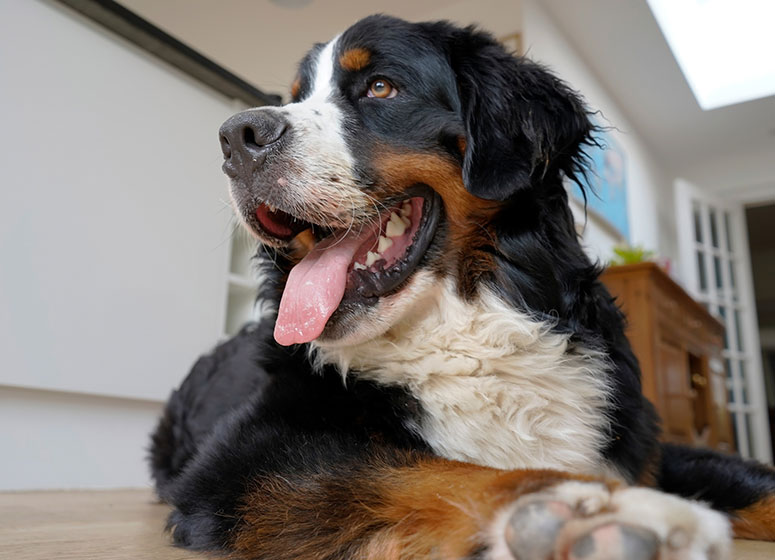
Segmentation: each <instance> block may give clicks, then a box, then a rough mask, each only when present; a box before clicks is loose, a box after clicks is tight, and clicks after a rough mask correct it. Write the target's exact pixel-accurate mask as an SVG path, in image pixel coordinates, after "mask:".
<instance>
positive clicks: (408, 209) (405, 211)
mask: <svg viewBox="0 0 775 560" xmlns="http://www.w3.org/2000/svg"><path fill="white" fill-rule="evenodd" d="M411 215H412V205H411V203H410V202H409V201H408V200H407V201H404V203H403V204H402V205H401V217H402V218H408V217H409V216H411Z"/></svg>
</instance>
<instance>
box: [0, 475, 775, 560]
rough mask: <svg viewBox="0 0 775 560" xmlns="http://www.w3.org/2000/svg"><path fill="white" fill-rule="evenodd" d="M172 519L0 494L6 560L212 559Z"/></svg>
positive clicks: (75, 496) (761, 547)
mask: <svg viewBox="0 0 775 560" xmlns="http://www.w3.org/2000/svg"><path fill="white" fill-rule="evenodd" d="M168 513H169V508H168V507H167V506H165V505H163V504H159V503H157V502H156V501H155V499H154V497H153V493H152V492H151V491H150V490H111V491H99V492H98V491H93V492H92V491H80V492H12V493H0V558H3V559H6V558H8V559H13V560H53V559H57V560H60V559H61V560H97V559H99V560H142V559H151V560H197V559H199V560H201V559H202V558H206V556H202V555H198V554H193V553H190V552H187V551H185V550H180V549H177V548H174V547H172V546H170V544H169V537H168V535H166V534H165V533H164V530H163V528H164V522H165V519H166V517H167V514H168ZM734 559H735V560H765V559H766V560H773V559H775V543H764V542H753V541H737V542H735V554H734Z"/></svg>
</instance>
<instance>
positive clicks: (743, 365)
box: [739, 360, 750, 404]
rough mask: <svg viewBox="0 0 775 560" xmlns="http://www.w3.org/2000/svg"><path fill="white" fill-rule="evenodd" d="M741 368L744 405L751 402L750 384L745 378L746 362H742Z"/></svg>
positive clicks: (740, 363)
mask: <svg viewBox="0 0 775 560" xmlns="http://www.w3.org/2000/svg"><path fill="white" fill-rule="evenodd" d="M739 366H740V383H741V385H742V388H743V404H750V401H749V400H748V383H747V382H746V377H745V360H740V362H739Z"/></svg>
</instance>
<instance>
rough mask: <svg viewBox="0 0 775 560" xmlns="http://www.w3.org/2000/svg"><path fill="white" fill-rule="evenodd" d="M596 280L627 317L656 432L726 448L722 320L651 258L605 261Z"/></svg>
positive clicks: (668, 437)
mask: <svg viewBox="0 0 775 560" xmlns="http://www.w3.org/2000/svg"><path fill="white" fill-rule="evenodd" d="M601 279H602V281H603V283H604V284H605V285H606V287H607V288H608V290H609V291H610V292H611V294H612V295H613V296H614V297H616V301H617V303H618V304H619V306H620V307H621V308H622V311H624V313H625V315H626V316H627V320H628V327H627V337H628V338H629V340H630V343H631V344H632V348H633V350H634V351H635V355H636V356H637V357H638V360H639V361H640V365H641V371H642V379H643V393H644V395H646V397H647V398H648V399H649V400H650V401H651V402H652V403H654V405H655V406H656V407H657V410H658V411H659V414H660V416H661V417H662V429H663V439H664V440H665V441H670V442H674V443H683V444H689V445H695V446H705V447H712V448H715V449H719V450H721V451H733V450H734V440H733V438H732V428H731V423H730V419H729V413H728V411H727V402H726V398H727V392H726V385H725V379H726V374H725V371H724V361H723V359H722V357H721V351H722V348H723V335H724V327H723V326H722V324H721V323H720V322H719V321H717V320H716V319H715V318H714V317H713V316H712V315H711V314H710V313H708V311H706V309H705V308H704V307H703V306H702V305H700V304H699V303H697V302H696V301H694V300H693V299H692V298H691V297H690V296H689V295H688V294H687V293H686V292H685V291H684V290H683V289H682V288H681V287H680V286H679V285H678V284H676V283H675V282H674V281H673V280H672V279H671V278H670V277H669V276H668V275H667V274H666V273H665V272H664V271H663V270H662V269H661V268H659V266H657V265H656V264H654V263H639V264H634V265H626V266H615V267H610V268H608V269H607V270H606V271H605V272H604V273H603V276H602V278H601Z"/></svg>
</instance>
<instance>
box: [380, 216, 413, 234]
mask: <svg viewBox="0 0 775 560" xmlns="http://www.w3.org/2000/svg"><path fill="white" fill-rule="evenodd" d="M407 227H408V225H407V223H406V221H404V219H402V218H401V217H399V215H398V214H396V213H395V212H391V213H390V220H389V221H388V223H387V225H386V226H385V236H387V237H401V236H402V235H403V234H404V232H405V231H406V228H407Z"/></svg>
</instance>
